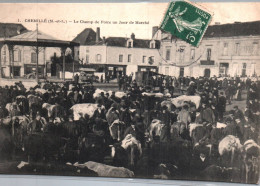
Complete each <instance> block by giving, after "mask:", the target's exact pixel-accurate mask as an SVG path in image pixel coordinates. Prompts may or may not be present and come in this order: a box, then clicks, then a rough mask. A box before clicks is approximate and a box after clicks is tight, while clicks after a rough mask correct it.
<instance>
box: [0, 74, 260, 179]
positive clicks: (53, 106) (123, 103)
mask: <svg viewBox="0 0 260 186" xmlns="http://www.w3.org/2000/svg"><path fill="white" fill-rule="evenodd" d="M143 83H144V84H145V86H141V85H138V83H137V82H136V81H135V80H132V77H127V76H125V77H121V78H120V83H119V89H120V91H115V92H114V91H102V90H100V89H96V88H95V87H94V86H93V85H82V84H78V82H77V81H75V82H70V83H69V82H67V83H52V82H44V83H39V84H37V85H36V86H35V87H31V88H30V89H29V90H27V89H26V88H25V87H24V86H23V84H22V82H17V83H15V85H14V86H5V87H1V88H0V97H1V98H4V99H1V100H0V118H1V120H0V122H1V123H0V124H1V129H2V130H3V129H7V130H8V131H9V132H10V134H11V135H12V140H13V143H14V146H15V148H16V149H17V148H21V149H24V148H25V149H29V147H30V148H31V147H32V146H33V144H32V143H31V141H32V140H33V141H36V142H37V140H39V139H41V140H39V143H40V144H37V145H38V146H40V148H44V146H45V144H44V143H43V141H42V140H43V139H42V136H44V135H45V134H47V135H48V138H49V139H50V138H51V137H50V136H56V137H57V136H58V137H60V138H62V139H63V138H66V140H65V142H62V145H61V144H60V141H59V142H56V141H55V140H52V142H50V143H54V142H55V143H59V145H57V144H56V147H57V149H61V148H60V147H63V148H62V153H61V152H59V156H58V157H57V156H56V154H55V158H56V159H55V160H57V161H58V160H59V161H61V160H62V158H63V159H64V161H70V162H72V163H73V162H81V163H83V162H87V161H95V162H99V163H104V164H108V165H111V166H115V167H125V168H128V169H130V170H132V171H133V172H134V173H135V175H137V176H144V177H155V178H176V177H178V176H179V177H181V178H183V176H184V178H190V179H192V178H194V179H203V178H205V176H209V175H210V176H212V177H210V178H209V177H207V178H208V179H210V180H212V179H214V175H213V174H216V171H218V167H222V169H221V170H222V173H223V172H224V171H223V167H224V168H228V167H230V168H233V169H232V171H233V172H232V173H231V174H229V173H226V172H224V174H225V175H224V176H223V175H221V176H220V175H218V176H219V177H216V175H215V178H216V180H217V181H219V180H222V179H224V178H226V179H227V180H229V181H238V182H240V181H242V182H250V180H251V181H252V180H253V182H254V180H256V179H257V178H258V176H259V167H258V166H257V167H255V163H256V162H258V160H259V149H258V150H254V151H253V153H251V154H250V157H248V156H246V155H248V154H246V155H245V154H244V153H245V149H246V148H245V145H246V144H247V141H248V140H251V141H253V142H254V143H252V144H253V145H255V146H257V145H258V144H259V135H258V134H259V118H260V117H259V111H260V108H259V98H260V97H259V91H260V82H259V81H251V80H250V78H247V79H246V80H245V81H242V80H241V79H240V78H222V79H217V78H204V77H200V78H196V79H195V78H190V77H180V78H175V77H169V76H159V75H158V76H153V77H152V78H150V79H149V80H147V82H143ZM121 89H122V90H121ZM242 92H246V109H245V110H241V109H239V107H238V106H236V105H234V107H233V109H232V110H228V111H227V110H226V105H228V104H231V103H232V102H233V101H234V100H237V101H241V100H242ZM183 95H185V96H186V97H183V99H181V98H180V99H179V100H177V102H176V101H174V99H177V98H178V97H180V96H183ZM189 97H193V98H194V100H195V101H192V100H191V99H187V98H189ZM176 103H177V104H176ZM86 104H89V105H95V106H94V107H88V109H87V111H86V110H85V111H84V106H86ZM75 105H79V107H80V106H81V107H82V110H83V111H82V112H79V113H77V116H79V117H78V118H75V111H73V109H71V108H74V107H75ZM91 109H92V110H93V112H92V113H90V112H91V111H90V110H91ZM22 117H24V118H26V119H24V118H23V119H21V118H22ZM221 126H222V127H221ZM39 136H41V138H39ZM227 136H228V137H229V138H228V139H230V140H229V141H228V143H225V144H224V146H221V145H220V144H221V141H222V140H223V139H225V140H226V137H227ZM28 139H29V142H28ZM45 139H46V136H45ZM237 140H238V141H237ZM129 141H131V143H128V142H129ZM1 143H2V142H1ZM28 144H29V147H27V148H26V146H28ZM64 144H65V145H64ZM243 144H244V147H242V146H243ZM37 145H36V146H37ZM225 145H226V146H228V145H229V147H226V146H225ZM233 145H234V146H233ZM111 146H113V148H114V151H113V150H112V155H111V153H110V151H109V149H110V147H111ZM240 146H241V147H240ZM33 147H35V146H33ZM128 147H131V148H128ZM134 147H137V148H136V149H135V148H134ZM138 147H139V148H138ZM140 147H141V148H140ZM231 147H234V151H235V153H236V155H235V156H234V152H231V150H230V149H232V148H231ZM257 147H259V146H257ZM35 148H36V147H35ZM225 148H226V150H225ZM242 148H244V149H243V150H242ZM3 149H4V148H3ZM3 149H2V151H4V150H3ZM5 149H6V148H5ZM64 149H66V150H64ZM132 149H135V150H136V153H134V152H133V150H132ZM223 149H224V150H223ZM37 150H38V149H37ZM75 150H76V152H75ZM28 151H30V150H27V151H26V150H25V153H27V155H31V156H33V155H34V157H33V158H34V160H35V161H43V160H45V161H46V159H48V158H49V160H51V156H52V155H53V154H52V153H50V152H48V153H46V154H47V155H46V154H44V155H43V156H44V157H41V154H39V153H37V152H36V153H35V152H31V151H30V152H28ZM48 151H50V149H48ZM225 152H227V157H225ZM61 154H62V155H61ZM64 154H65V155H64ZM46 156H50V157H46ZM133 156H134V157H133ZM109 157H110V158H111V157H112V160H109ZM249 159H250V161H249ZM249 162H251V164H250V163H249ZM245 165H246V167H249V168H250V171H251V172H250V171H249V172H250V174H248V171H245V170H247V169H246V168H245ZM250 166H251V167H250ZM238 170H239V171H238ZM203 171H207V174H203ZM236 171H238V172H239V174H237V172H236ZM220 172H221V171H220ZM211 173H212V175H211ZM236 175H237V176H236ZM248 175H249V176H248ZM205 179H206V178H205ZM227 180H226V181H227Z"/></svg>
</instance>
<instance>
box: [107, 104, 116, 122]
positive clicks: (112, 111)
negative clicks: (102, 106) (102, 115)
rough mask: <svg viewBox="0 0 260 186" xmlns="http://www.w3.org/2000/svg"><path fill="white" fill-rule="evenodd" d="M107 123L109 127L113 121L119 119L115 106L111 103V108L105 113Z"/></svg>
mask: <svg viewBox="0 0 260 186" xmlns="http://www.w3.org/2000/svg"><path fill="white" fill-rule="evenodd" d="M106 119H107V123H108V125H109V126H110V125H111V124H112V123H113V122H114V121H115V120H117V119H119V115H118V111H117V109H116V104H115V103H113V104H112V105H111V108H110V109H109V110H108V111H107V113H106Z"/></svg>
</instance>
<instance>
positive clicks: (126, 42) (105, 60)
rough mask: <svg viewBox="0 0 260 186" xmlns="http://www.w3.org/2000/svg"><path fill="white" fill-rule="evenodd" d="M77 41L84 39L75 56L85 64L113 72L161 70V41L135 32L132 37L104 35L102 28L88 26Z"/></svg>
mask: <svg viewBox="0 0 260 186" xmlns="http://www.w3.org/2000/svg"><path fill="white" fill-rule="evenodd" d="M73 41H74V42H78V43H80V47H79V48H78V49H75V54H76V56H75V59H76V58H77V57H78V59H79V60H80V61H81V62H82V64H88V66H91V67H94V68H96V69H97V70H98V71H103V72H105V73H107V74H109V75H110V76H113V77H117V75H125V74H127V75H130V74H132V73H133V74H134V73H135V72H137V71H147V70H150V71H155V72H158V65H159V61H160V59H161V58H160V56H159V47H160V44H159V41H156V40H145V39H136V38H135V35H134V34H132V35H131V37H130V38H126V37H108V38H102V39H101V38H100V28H97V30H96V32H95V31H94V30H92V29H91V28H86V29H85V30H83V31H82V32H81V33H80V34H78V36H77V37H76V38H75V39H73ZM77 51H78V52H77ZM77 54H78V56H77Z"/></svg>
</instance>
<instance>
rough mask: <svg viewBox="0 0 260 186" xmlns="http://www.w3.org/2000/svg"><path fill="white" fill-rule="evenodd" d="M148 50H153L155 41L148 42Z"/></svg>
mask: <svg viewBox="0 0 260 186" xmlns="http://www.w3.org/2000/svg"><path fill="white" fill-rule="evenodd" d="M150 48H155V41H154V40H152V41H151V42H150Z"/></svg>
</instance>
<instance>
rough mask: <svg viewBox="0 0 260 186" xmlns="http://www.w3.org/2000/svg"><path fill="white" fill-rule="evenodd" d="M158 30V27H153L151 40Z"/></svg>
mask: <svg viewBox="0 0 260 186" xmlns="http://www.w3.org/2000/svg"><path fill="white" fill-rule="evenodd" d="M158 30H159V27H158V26H153V29H152V38H153V37H154V35H155V34H156V32H157V31H158Z"/></svg>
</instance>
